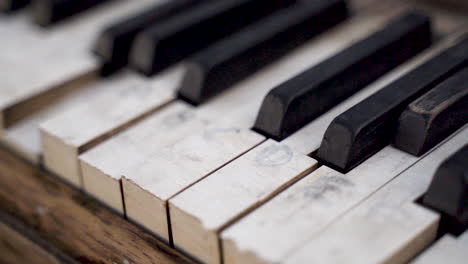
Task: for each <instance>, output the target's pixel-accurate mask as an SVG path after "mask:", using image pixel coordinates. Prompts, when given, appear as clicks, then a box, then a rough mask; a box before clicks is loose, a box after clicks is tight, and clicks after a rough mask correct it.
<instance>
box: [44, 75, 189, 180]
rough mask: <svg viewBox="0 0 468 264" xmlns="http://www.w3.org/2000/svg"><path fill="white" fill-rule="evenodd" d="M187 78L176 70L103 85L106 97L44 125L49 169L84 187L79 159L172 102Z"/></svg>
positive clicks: (126, 78) (91, 100) (90, 99)
mask: <svg viewBox="0 0 468 264" xmlns="http://www.w3.org/2000/svg"><path fill="white" fill-rule="evenodd" d="M183 74H184V69H183V67H174V68H172V69H170V70H168V71H166V72H164V73H162V74H161V75H158V76H155V77H154V78H152V79H146V78H143V77H140V76H137V75H134V74H130V75H129V76H126V77H122V78H120V79H119V81H117V82H115V83H114V84H112V83H106V81H101V85H102V86H105V89H106V90H107V92H106V93H102V94H100V95H97V94H96V95H95V96H94V97H93V98H89V100H87V101H82V102H80V103H79V104H77V105H75V106H74V107H73V108H72V109H69V110H68V111H65V112H63V113H61V114H58V115H57V116H55V117H54V118H51V119H48V120H47V121H45V122H44V123H42V124H41V138H42V146H43V151H44V163H45V165H46V167H47V168H48V169H50V170H51V171H53V172H55V173H56V174H58V175H60V176H62V177H64V178H65V179H67V180H68V181H70V182H72V183H73V184H75V185H77V186H82V179H81V175H80V170H79V163H78V155H79V154H80V153H82V152H84V151H85V150H86V149H89V148H91V147H93V146H95V145H96V144H98V143H99V142H101V141H103V140H105V139H107V138H109V137H110V136H112V135H113V134H115V133H117V132H119V131H121V130H123V129H125V128H126V127H128V126H130V125H131V124H132V123H135V122H136V121H138V120H140V119H141V118H143V117H144V116H145V115H148V114H150V113H152V112H154V111H156V110H157V109H158V108H160V107H162V106H164V105H165V104H167V103H168V102H170V101H172V100H173V99H174V92H173V91H174V90H175V89H176V87H178V83H179V81H180V78H181V76H182V75H183Z"/></svg>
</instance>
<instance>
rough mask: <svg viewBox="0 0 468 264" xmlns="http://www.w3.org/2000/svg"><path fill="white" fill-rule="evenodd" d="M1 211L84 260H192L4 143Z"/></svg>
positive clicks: (0, 163) (0, 154)
mask: <svg viewBox="0 0 468 264" xmlns="http://www.w3.org/2000/svg"><path fill="white" fill-rule="evenodd" d="M0 211H2V212H3V213H4V214H8V215H10V216H11V217H13V218H15V219H16V220H17V221H19V222H20V223H22V224H23V225H25V226H28V227H29V228H30V229H32V230H33V231H34V232H36V233H37V234H38V235H39V236H41V237H42V239H44V240H45V241H46V242H47V243H48V244H51V245H53V246H54V247H56V248H57V249H58V250H60V251H62V252H64V253H65V254H67V255H69V256H70V257H72V258H73V259H75V260H77V261H78V262H80V263H190V262H191V261H190V260H189V259H188V258H187V257H185V256H183V255H181V254H179V253H177V252H176V251H174V250H173V249H172V248H170V247H169V246H168V245H166V244H164V243H163V242H161V241H160V240H158V239H157V238H155V237H153V236H152V235H150V234H149V233H147V232H145V231H144V230H142V229H141V228H139V227H137V226H136V225H133V224H131V223H130V222H128V221H126V220H125V219H123V218H122V217H120V216H119V215H118V214H117V213H115V212H113V211H112V210H110V209H108V208H106V207H104V206H103V205H101V204H100V203H98V202H96V201H95V200H94V199H92V198H89V197H87V196H86V195H84V194H83V193H81V192H80V191H78V190H76V189H74V188H73V187H70V186H69V185H67V184H65V183H63V182H62V181H61V180H59V179H58V178H57V177H54V176H51V175H50V174H48V173H45V172H44V171H43V170H41V169H39V168H37V167H35V166H32V165H30V164H29V163H27V162H25V161H23V160H20V159H19V158H18V157H16V156H15V155H13V154H11V153H9V152H8V151H6V150H5V149H4V148H3V147H0Z"/></svg>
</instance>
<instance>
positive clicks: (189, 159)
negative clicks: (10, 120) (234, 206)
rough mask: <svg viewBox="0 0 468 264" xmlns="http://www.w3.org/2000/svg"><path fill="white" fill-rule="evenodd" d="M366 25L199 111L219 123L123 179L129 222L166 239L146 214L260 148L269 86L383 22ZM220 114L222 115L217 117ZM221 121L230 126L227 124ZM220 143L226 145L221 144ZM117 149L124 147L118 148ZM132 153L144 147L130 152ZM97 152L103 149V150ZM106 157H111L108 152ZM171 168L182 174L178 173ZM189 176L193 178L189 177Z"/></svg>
mask: <svg viewBox="0 0 468 264" xmlns="http://www.w3.org/2000/svg"><path fill="white" fill-rule="evenodd" d="M365 21H367V23H366V22H365ZM370 21H371V18H368V20H366V19H364V21H362V24H360V25H363V27H356V28H355V31H354V32H355V34H354V38H346V40H345V41H334V40H338V39H342V36H343V35H342V33H343V32H345V31H346V30H349V29H350V28H352V27H351V26H350V25H349V26H343V27H341V28H339V29H338V28H337V29H336V30H333V32H331V33H330V34H325V35H323V38H319V39H316V40H315V41H311V42H309V43H307V44H306V45H304V46H303V47H301V48H299V49H298V50H296V51H294V52H292V53H291V54H290V55H288V56H286V57H285V58H283V59H282V60H280V61H278V62H277V63H275V64H273V65H271V66H269V67H267V68H266V69H264V70H262V71H261V72H259V73H258V74H256V75H253V76H252V77H251V78H248V79H246V80H245V81H243V82H241V83H239V84H238V85H235V86H234V87H232V88H231V89H229V90H228V91H227V92H226V93H223V94H222V95H221V96H219V97H217V98H215V99H214V100H212V101H209V102H208V103H207V104H205V105H202V106H201V107H199V108H198V109H197V111H196V112H197V113H198V114H200V116H202V117H206V118H208V117H209V118H208V120H217V119H218V121H215V122H212V123H211V124H206V125H205V126H204V127H203V129H201V130H200V131H198V132H197V131H196V130H193V131H194V132H193V133H192V134H184V133H185V132H184V133H182V132H180V133H179V132H178V131H173V134H180V135H179V136H180V137H185V138H184V139H181V140H180V142H178V143H177V144H175V145H174V146H171V145H169V146H167V147H165V148H162V149H161V150H159V151H154V154H153V155H152V156H148V158H145V161H141V162H140V163H138V164H134V165H133V166H134V168H133V169H132V170H133V171H132V170H128V171H125V173H121V174H122V175H124V176H125V180H124V181H123V189H124V198H125V206H126V210H127V216H128V217H129V218H132V219H134V220H136V221H138V222H140V223H145V226H147V227H149V228H150V229H151V230H153V231H154V232H156V233H159V234H161V233H162V234H165V233H167V231H166V230H167V224H166V225H160V224H161V223H164V222H166V221H167V218H166V214H164V211H162V212H158V213H157V214H156V213H155V214H154V217H158V219H157V220H156V218H154V219H153V218H152V217H153V216H152V217H147V212H148V211H152V212H157V210H156V208H158V210H159V209H161V208H162V209H164V210H165V208H166V206H165V205H164V204H165V202H166V201H167V199H169V198H171V197H172V196H174V195H176V194H177V193H178V192H180V191H182V190H184V189H185V188H187V187H188V186H190V184H193V183H194V182H196V181H197V180H200V179H201V178H203V177H205V176H206V175H207V173H211V172H212V171H214V170H216V169H217V168H219V167H220V166H223V165H224V164H225V163H227V162H229V161H231V160H233V159H235V158H236V157H237V156H238V155H240V154H242V153H243V152H245V151H247V150H248V149H250V148H252V147H255V145H257V144H258V143H260V142H262V141H263V137H262V136H260V135H258V134H256V133H254V132H252V131H250V129H249V128H250V127H251V126H252V125H253V122H254V120H255V114H256V110H257V109H258V107H259V105H260V103H261V100H260V98H263V97H264V96H265V94H266V93H267V91H268V90H269V89H271V86H272V85H275V84H278V83H280V82H282V81H284V80H285V79H287V78H290V77H291V76H294V74H297V73H298V72H300V71H302V70H303V69H305V68H306V67H307V66H309V65H310V63H317V62H319V61H320V60H322V59H323V58H325V57H327V56H330V55H331V54H333V53H335V52H336V51H337V50H340V49H343V48H344V47H345V46H346V44H349V43H350V42H352V41H355V39H356V38H357V39H358V38H360V37H363V36H365V35H366V34H367V33H368V30H372V29H376V28H378V27H379V25H381V24H379V23H384V22H383V21H385V19H384V18H381V20H379V19H377V20H373V22H372V23H369V22H370ZM376 21H379V23H376ZM364 25H366V26H364ZM239 105H243V107H242V108H239ZM221 113H224V114H223V115H221ZM223 120H226V121H227V120H230V122H229V121H227V122H226V121H223ZM135 131H136V130H135ZM214 132H216V133H214ZM146 133H147V134H151V133H154V132H152V130H148V131H147V132H146ZM129 135H130V134H129ZM207 136H208V137H207ZM152 138H153V137H152ZM247 140H248V141H250V143H249V144H244V143H243V144H242V145H239V143H236V142H243V141H247ZM111 141H112V140H111ZM153 142H158V138H157V137H154V139H153ZM218 142H219V143H218ZM221 142H224V143H222V144H220V143H221ZM132 144H134V143H132ZM236 145H238V146H236ZM247 146H248V147H247ZM98 148H101V147H100V146H99V147H98ZM120 148H126V147H125V146H124V145H121V146H120ZM132 148H137V149H138V148H146V147H145V146H133V147H132ZM101 149H104V147H102V148H101ZM91 152H94V151H91ZM106 152H109V150H107V151H106ZM85 155H86V154H85ZM105 156H109V155H102V157H101V159H102V160H105V159H108V158H106V157H105ZM165 157H167V158H165ZM92 162H93V161H92V160H90V159H87V163H90V165H92ZM174 164H176V165H178V166H179V167H180V168H176V167H175V165H174ZM100 170H101V171H107V170H110V169H105V168H104V167H101V168H100ZM155 171H161V172H163V173H162V174H161V175H158V173H154V172H155ZM190 171H192V172H191V173H189V172H190ZM169 173H170V175H171V176H170V177H169V178H168V179H171V181H170V182H168V183H167V185H166V184H162V185H161V186H158V185H155V184H154V182H161V181H164V182H165V181H166V180H164V179H165V178H164V175H166V174H169ZM152 175H154V176H152ZM85 177H86V176H85ZM176 179H177V180H176ZM132 185H133V186H132ZM163 186H164V187H163ZM127 189H128V190H131V193H130V192H129V195H127V191H126V190H127ZM96 190H97V189H96ZM119 191H120V189H118V188H116V189H115V192H119ZM145 191H146V192H145ZM116 196H117V195H116ZM116 196H115V197H116ZM152 196H153V197H152ZM100 197H102V196H100ZM106 201H109V200H106ZM128 201H131V202H128ZM150 208H154V209H150Z"/></svg>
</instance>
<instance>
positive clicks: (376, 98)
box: [317, 38, 468, 171]
mask: <svg viewBox="0 0 468 264" xmlns="http://www.w3.org/2000/svg"><path fill="white" fill-rule="evenodd" d="M467 64H468V38H465V39H462V40H461V41H459V42H458V43H456V44H454V45H453V46H451V47H449V48H448V49H447V50H445V51H443V52H442V53H441V54H439V55H437V56H435V57H434V58H433V59H431V60H430V61H428V62H426V63H424V64H423V65H421V66H419V67H418V68H416V69H415V70H413V71H411V72H410V73H408V74H407V75H405V76H404V77H402V78H400V79H399V80H396V81H395V82H393V83H391V84H389V85H388V86H387V87H385V88H384V89H382V90H380V91H379V92H377V93H375V94H373V95H372V96H370V97H368V98H367V99H366V100H364V101H362V102H360V103H359V104H357V105H355V106H353V107H352V108H351V109H349V110H348V111H346V112H344V113H343V114H341V115H340V116H338V117H336V118H335V119H334V120H333V122H332V123H331V124H330V125H329V127H328V129H327V131H326V132H325V135H324V138H323V140H322V144H321V145H320V148H319V151H318V153H317V155H318V158H319V159H321V160H322V161H323V162H325V163H326V164H329V165H331V166H333V167H336V168H339V169H340V170H344V171H347V170H349V169H351V168H353V167H355V166H356V165H358V164H359V163H361V162H362V161H363V160H365V159H366V158H368V157H369V156H371V155H372V154H374V153H375V152H377V151H378V150H380V149H382V147H384V146H385V145H387V144H388V143H390V142H391V140H392V139H393V136H394V133H395V130H396V124H397V120H398V117H399V116H400V114H401V112H402V111H403V110H404V108H405V107H406V106H407V105H408V104H409V103H410V102H411V101H413V100H415V99H416V98H418V97H419V96H421V95H422V94H424V93H425V92H427V91H428V90H429V89H431V88H433V87H434V86H436V85H437V84H439V83H440V82H442V81H444V80H445V79H446V78H447V77H449V76H450V75H452V74H453V73H454V72H456V71H458V70H460V69H462V68H463V67H465V66H466V65H467ZM441 65H444V66H443V67H441Z"/></svg>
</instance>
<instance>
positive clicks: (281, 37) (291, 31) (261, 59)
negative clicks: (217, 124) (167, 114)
mask: <svg viewBox="0 0 468 264" xmlns="http://www.w3.org/2000/svg"><path fill="white" fill-rule="evenodd" d="M346 16H347V8H346V4H345V2H344V1H342V0H334V1H314V2H311V3H307V4H306V3H302V2H300V3H297V4H296V5H293V6H291V7H289V8H287V9H284V10H281V11H278V12H276V13H274V14H272V15H271V16H269V17H266V18H265V19H263V20H261V21H259V22H258V23H255V24H253V25H250V26H249V27H248V28H246V29H244V30H241V31H239V32H238V33H235V34H234V35H232V36H230V37H227V38H226V39H224V40H222V41H220V42H218V43H216V44H214V45H213V46H210V47H209V48H207V49H204V50H203V51H201V52H199V53H197V54H195V55H194V56H193V57H191V58H190V59H189V60H188V63H187V64H186V65H187V68H188V73H187V76H186V78H185V80H184V81H183V82H182V86H181V88H180V89H179V96H180V97H181V98H183V99H185V100H187V101H189V102H190V103H193V104H195V105H197V104H200V103H202V102H204V101H206V100H207V99H209V98H210V97H212V96H214V95H216V94H218V93H220V92H221V91H223V90H224V89H226V88H227V87H229V86H230V85H231V84H233V83H235V82H237V81H239V80H241V79H242V78H245V77H246V76H247V75H248V74H251V73H252V72H255V71H257V70H259V69H260V68H262V67H264V66H265V65H267V64H268V63H271V62H272V61H274V60H275V59H277V58H278V57H280V56H282V55H284V54H285V53H286V52H288V51H289V50H290V49H292V48H294V47H296V46H298V45H299V44H301V43H303V42H305V41H307V40H308V39H310V38H312V37H313V36H315V35H316V34H318V33H320V32H322V31H323V30H326V29H327V28H329V27H331V26H333V25H335V24H337V23H338V22H340V21H342V20H344V19H345V18H346ZM318 21H320V23H318ZM239 65H241V67H240V66H239Z"/></svg>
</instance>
